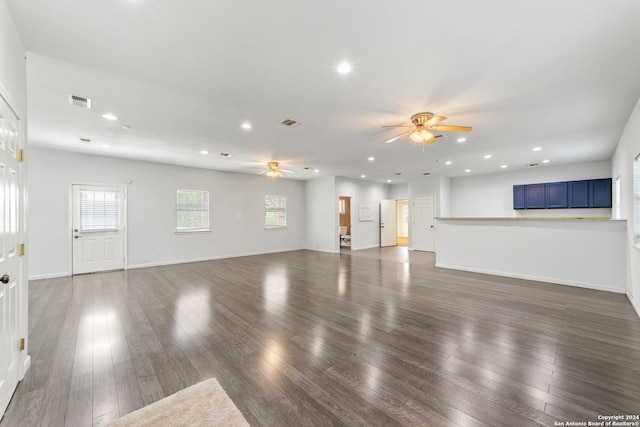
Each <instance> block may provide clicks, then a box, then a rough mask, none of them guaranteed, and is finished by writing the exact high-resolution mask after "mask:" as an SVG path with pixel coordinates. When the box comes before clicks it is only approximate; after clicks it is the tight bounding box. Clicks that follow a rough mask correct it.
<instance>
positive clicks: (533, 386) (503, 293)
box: [0, 248, 640, 427]
mask: <svg viewBox="0 0 640 427" xmlns="http://www.w3.org/2000/svg"><path fill="white" fill-rule="evenodd" d="M29 293H30V298H29V299H30V324H29V330H30V335H29V344H30V347H29V353H30V354H31V356H32V365H31V368H30V369H29V371H28V373H27V375H26V377H25V379H24V381H22V382H21V383H20V384H19V386H18V389H17V390H16V393H15V395H14V397H13V400H12V402H11V404H10V406H9V409H8V412H7V413H6V415H5V416H4V418H3V420H2V422H0V426H1V427H7V426H64V425H67V426H91V425H101V424H102V423H104V422H106V421H108V420H112V419H115V418H118V417H120V416H122V415H124V414H126V413H128V412H131V411H133V410H135V409H137V408H140V407H142V406H144V405H147V404H149V403H151V402H154V401H156V400H158V399H161V398H162V397H164V396H168V395H170V394H172V393H175V392H177V391H178V390H181V389H183V388H185V387H188V386H190V385H192V384H195V383H197V382H199V381H202V380H205V379H207V378H210V377H216V378H217V379H218V381H219V382H220V384H221V385H222V386H223V387H224V389H225V390H226V391H227V393H228V394H229V396H230V397H231V399H232V400H233V401H234V402H235V404H236V405H237V406H238V408H239V409H240V410H241V411H242V413H243V414H244V416H245V418H246V419H247V421H248V422H249V423H250V424H251V425H252V426H278V427H279V426H398V425H404V426H455V425H463V426H466V425H470V426H476V425H486V426H502V425H504V426H511V427H513V426H539V425H542V426H553V425H554V422H566V421H597V420H598V415H620V414H628V415H634V414H640V318H638V316H637V315H636V313H635V312H634V310H633V308H632V307H631V305H630V303H629V302H628V300H627V299H626V297H625V296H624V295H621V294H613V293H607V292H600V291H593V290H587V289H578V288H573V287H568V286H560V285H551V284H546V283H538V282H530V281H525V280H517V279H509V278H502V277H495V276H486V275H481V274H474V273H464V272H456V271H452V270H444V269H438V268H435V267H434V257H433V254H430V253H419V252H407V250H406V248H384V249H371V250H364V251H344V252H343V253H342V254H340V255H332V254H326V253H317V252H311V251H296V252H289V253H282V254H272V255H261V256H252V257H245V258H233V259H225V260H218V261H210V262H200V263H193V264H182V265H175V266H166V267H154V268H146V269H134V270H129V271H126V272H110V273H101V274H90V275H82V276H76V277H73V278H60V279H51V280H39V281H32V282H31V283H30V285H29Z"/></svg>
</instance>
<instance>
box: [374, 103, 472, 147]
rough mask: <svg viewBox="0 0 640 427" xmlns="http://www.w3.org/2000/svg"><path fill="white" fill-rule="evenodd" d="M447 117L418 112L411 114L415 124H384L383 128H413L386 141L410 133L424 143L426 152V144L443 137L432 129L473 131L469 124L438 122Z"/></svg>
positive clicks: (414, 138)
mask: <svg viewBox="0 0 640 427" xmlns="http://www.w3.org/2000/svg"><path fill="white" fill-rule="evenodd" d="M446 119H447V118H446V117H444V116H434V115H433V113H418V114H414V115H413V116H411V123H413V125H397V126H382V127H383V128H411V129H409V130H407V131H405V132H402V133H401V134H400V135H397V136H394V137H393V138H391V139H388V140H387V141H385V142H386V143H387V144H388V143H390V142H393V141H395V140H396V139H398V138H402V137H403V136H406V135H409V137H410V138H411V139H412V140H414V141H415V142H421V143H422V152H423V153H424V144H433V143H434V142H435V141H436V138H440V137H442V135H434V134H433V133H431V131H432V130H436V131H439V130H445V131H454V132H471V130H472V128H471V127H469V126H447V125H438V123H440V122H442V121H444V120H446Z"/></svg>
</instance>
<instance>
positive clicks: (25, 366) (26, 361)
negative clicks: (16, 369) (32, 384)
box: [19, 355, 31, 381]
mask: <svg viewBox="0 0 640 427" xmlns="http://www.w3.org/2000/svg"><path fill="white" fill-rule="evenodd" d="M29 366H31V356H29V355H27V357H25V358H24V363H23V364H22V372H20V379H19V381H22V380H23V379H24V376H25V375H26V373H27V371H28V370H29Z"/></svg>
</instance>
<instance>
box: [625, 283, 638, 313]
mask: <svg viewBox="0 0 640 427" xmlns="http://www.w3.org/2000/svg"><path fill="white" fill-rule="evenodd" d="M625 294H627V298H628V299H629V302H630V303H631V306H632V307H633V309H634V310H635V311H636V313H637V314H638V317H640V306H639V305H638V304H637V303H636V302H635V300H634V299H633V297H632V296H631V292H629V289H627V290H626V291H625Z"/></svg>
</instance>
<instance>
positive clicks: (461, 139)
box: [457, 138, 467, 142]
mask: <svg viewBox="0 0 640 427" xmlns="http://www.w3.org/2000/svg"><path fill="white" fill-rule="evenodd" d="M466 140H467V138H458V139H457V141H458V142H466Z"/></svg>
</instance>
